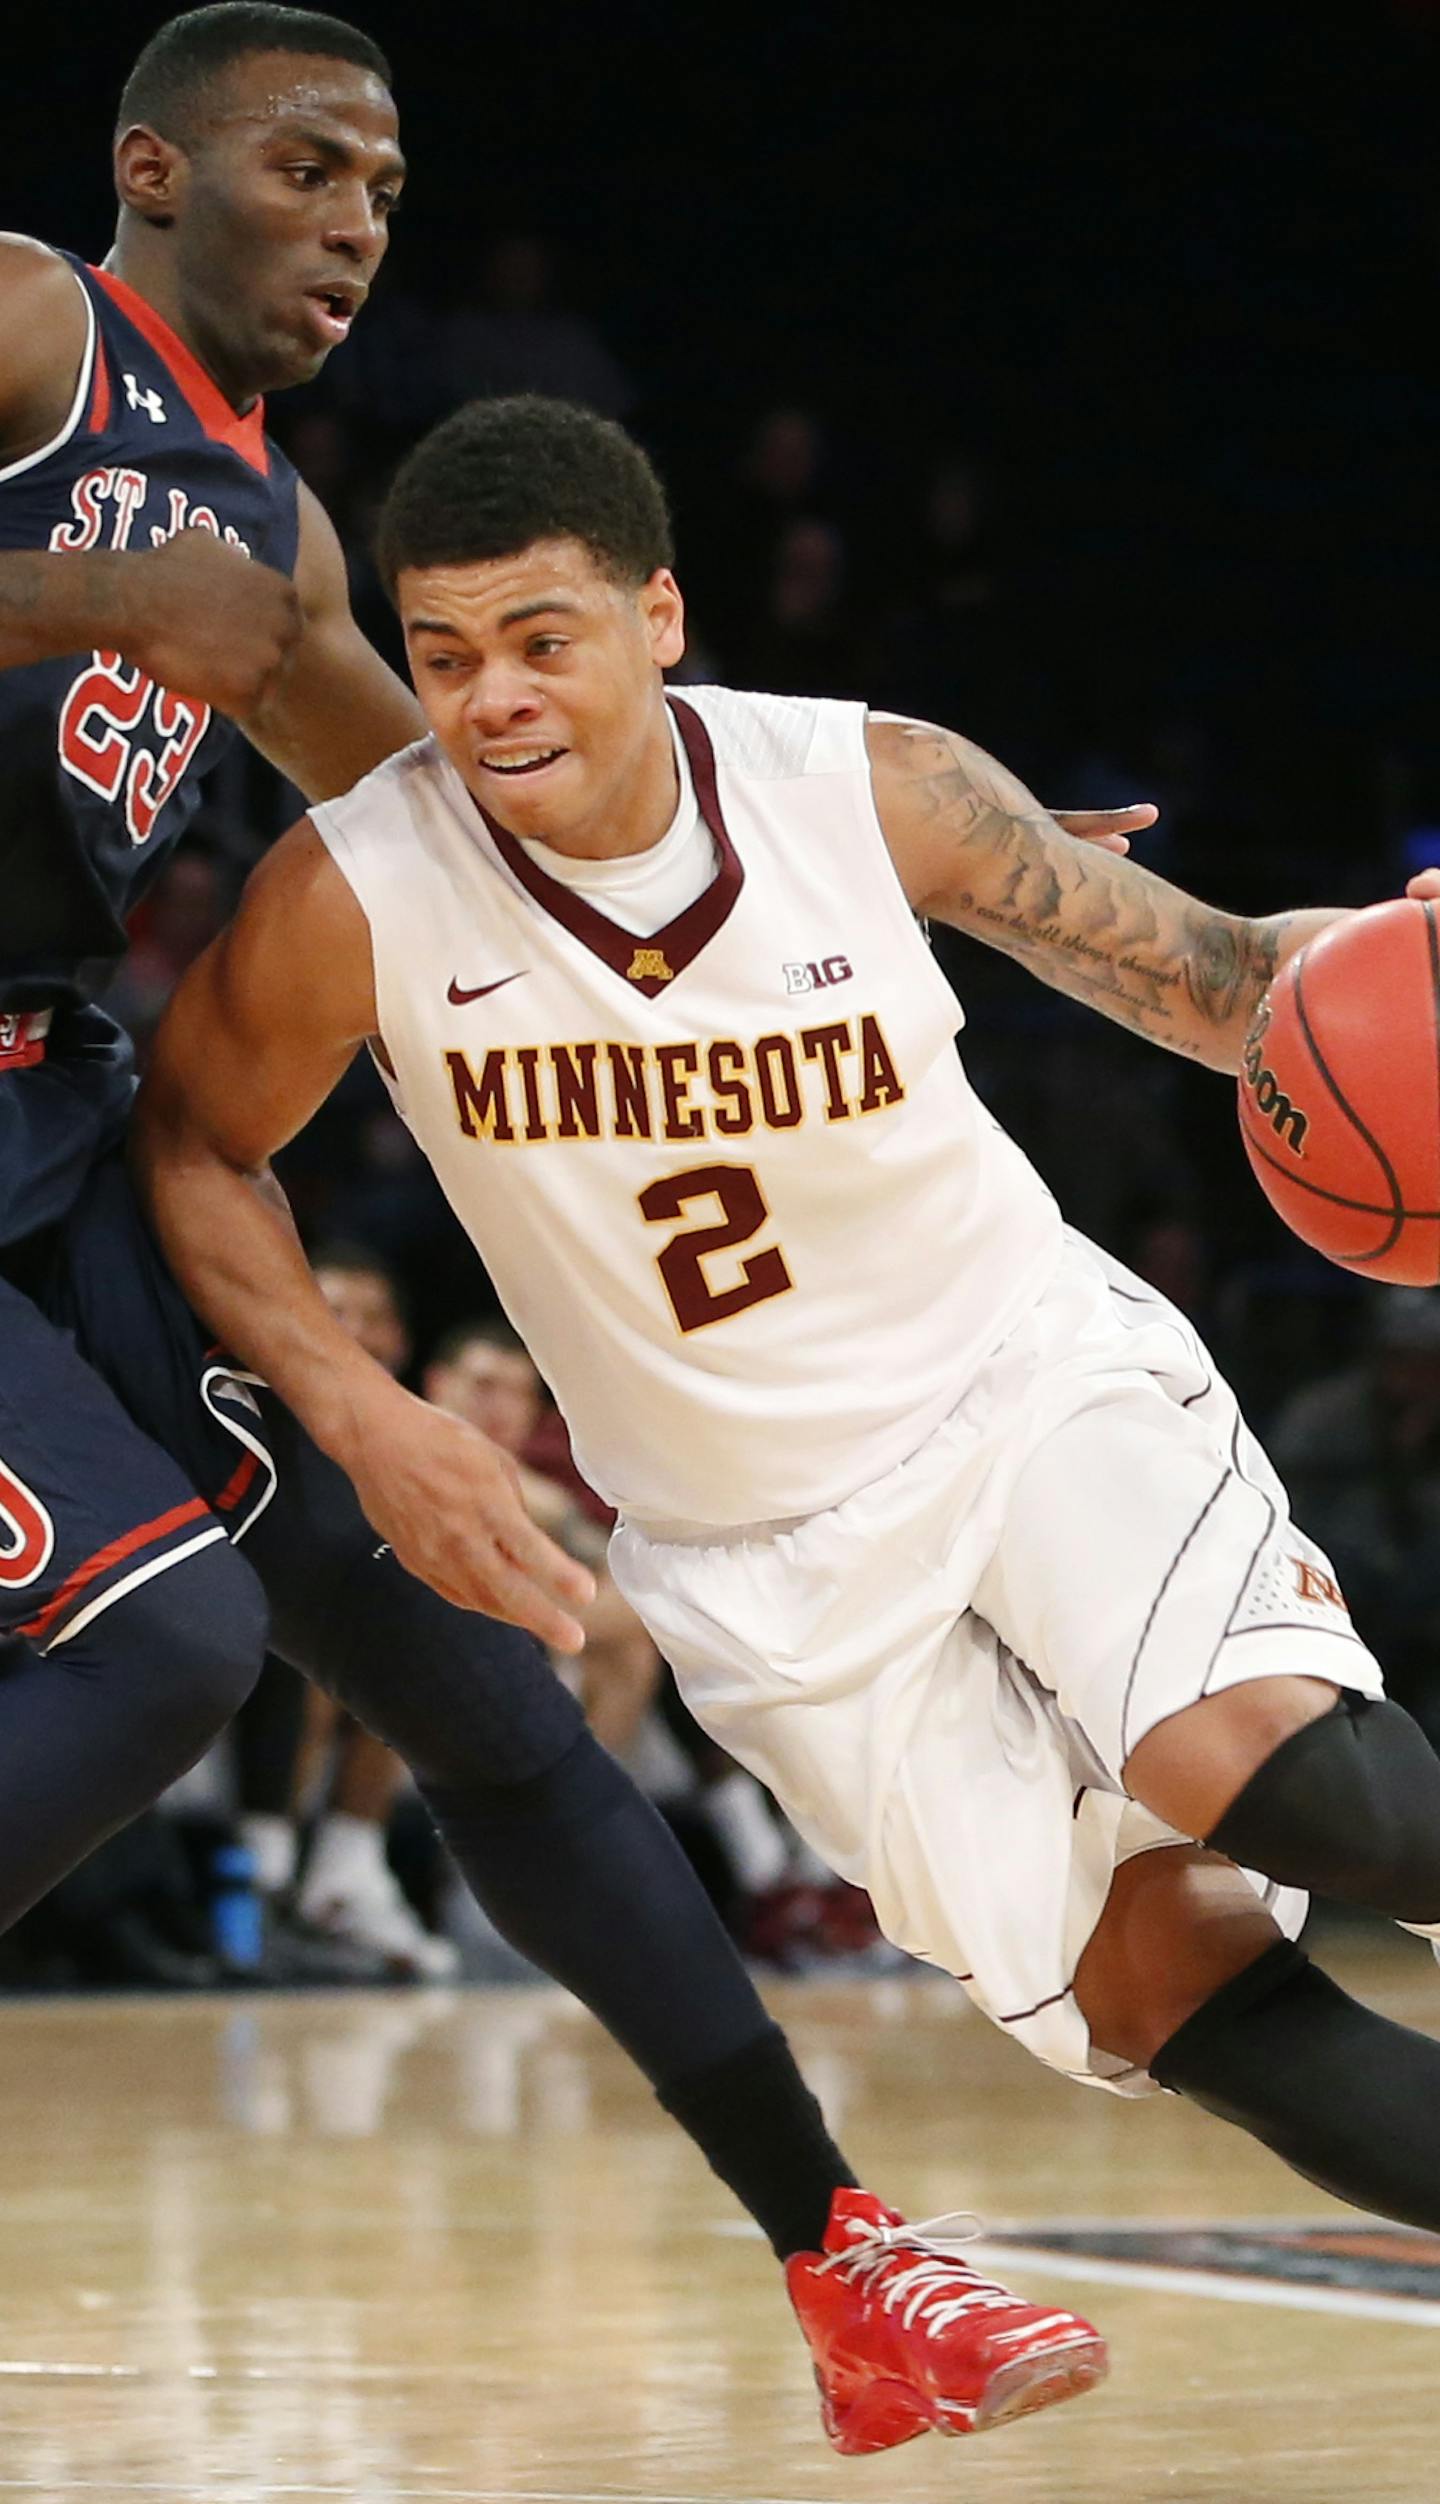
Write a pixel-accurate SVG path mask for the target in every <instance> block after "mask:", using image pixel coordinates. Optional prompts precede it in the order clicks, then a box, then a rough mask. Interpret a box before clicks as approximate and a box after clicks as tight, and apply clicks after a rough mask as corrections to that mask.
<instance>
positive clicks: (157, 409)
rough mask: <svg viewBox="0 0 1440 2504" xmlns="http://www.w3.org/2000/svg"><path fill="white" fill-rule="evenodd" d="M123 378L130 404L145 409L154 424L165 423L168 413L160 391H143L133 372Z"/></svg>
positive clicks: (134, 407) (135, 407)
mask: <svg viewBox="0 0 1440 2504" xmlns="http://www.w3.org/2000/svg"><path fill="white" fill-rule="evenodd" d="M122 380H123V382H124V385H125V398H126V400H127V402H128V403H129V406H130V407H131V408H132V409H143V410H144V412H145V414H146V416H147V417H148V418H149V420H150V423H151V425H152V426H163V425H165V424H166V422H167V414H168V413H167V411H166V407H165V403H164V401H163V400H162V399H161V397H160V394H159V392H158V391H142V390H141V388H140V385H139V383H138V382H137V381H136V379H135V377H134V375H133V374H126V375H124V376H123V377H122Z"/></svg>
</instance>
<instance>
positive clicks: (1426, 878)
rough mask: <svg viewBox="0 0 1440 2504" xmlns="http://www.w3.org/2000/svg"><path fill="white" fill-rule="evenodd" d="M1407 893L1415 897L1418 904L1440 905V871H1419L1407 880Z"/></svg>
mask: <svg viewBox="0 0 1440 2504" xmlns="http://www.w3.org/2000/svg"><path fill="white" fill-rule="evenodd" d="M1405 893H1406V894H1407V896H1414V898H1415V900H1416V902H1417V904H1436V903H1440V869H1417V871H1416V872H1415V875H1414V877H1413V878H1409V879H1407V880H1406V882H1405Z"/></svg>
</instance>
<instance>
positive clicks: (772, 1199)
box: [312, 687, 1059, 1527]
mask: <svg viewBox="0 0 1440 2504" xmlns="http://www.w3.org/2000/svg"><path fill="white" fill-rule="evenodd" d="M672 701H673V709H674V714H675V718H676V720H677V722H678V724H679V727H680V730H681V734H682V737H683V739H684V743H685V748H686V751H687V753H688V756H689V760H690V764H691V768H692V770H693V774H694V780H695V786H696V791H697V794H698V796H699V800H700V804H701V807H702V809H703V811H704V815H705V818H706V821H707V823H708V825H709V828H710V832H711V835H712V836H713V838H714V842H715V846H716V853H717V872H716V876H715V878H714V880H713V882H712V884H711V885H710V886H709V887H708V888H707V889H706V891H705V892H704V894H702V895H701V896H700V897H699V898H698V899H697V900H696V901H695V902H694V903H692V904H691V905H690V906H689V907H688V908H687V909H686V910H685V911H684V912H682V913H681V914H680V915H679V916H678V918H677V919H676V920H674V921H672V922H670V923H668V924H667V925H666V926H665V927H664V928H663V929H661V930H658V931H655V932H654V933H652V934H650V935H649V936H647V937H637V936H636V935H635V934H634V933H633V932H632V931H630V930H627V929H623V928H621V927H620V926H619V925H618V924H617V923H616V922H614V921H612V920H610V919H609V918H608V917H607V916H605V915H604V914H602V913H601V912H600V911H598V910H597V909H596V908H595V906H594V905H593V904H591V903H590V902H589V901H587V900H586V899H585V898H584V897H583V896H582V895H579V894H577V893H576V892H575V891H574V890H573V889H572V888H570V887H568V886H566V885H562V884H561V883H560V882H559V881H557V880H555V879H553V878H551V877H548V876H547V875H546V873H545V872H544V870H543V869H541V868H540V867H539V866H538V864H537V862H536V861H535V859H534V858H533V856H532V855H530V854H529V853H527V851H526V850H525V848H524V847H523V846H522V845H520V844H518V843H516V842H515V841H514V840H513V839H512V838H511V837H509V836H508V835H506V834H505V833H503V831H501V830H500V829H498V828H496V827H495V826H494V825H493V824H490V823H488V822H487V821H486V819H485V818H484V817H483V816H482V813H481V812H480V810H479V809H478V807H477V806H476V804H475V802H474V801H473V799H472V798H471V797H470V795H469V793H468V792H467V791H466V789H465V786H464V784H463V782H462V781H461V779H460V777H459V776H458V775H457V774H456V773H455V772H454V770H453V769H452V768H451V767H450V765H449V764H448V763H447V762H446V760H445V758H444V757H443V755H442V754H441V752H440V751H439V749H438V748H437V747H436V745H435V743H434V742H433V741H430V740H425V741H421V742H420V743H419V744H418V745H417V746H416V747H413V748H410V749H407V750H406V751H404V753H403V754H402V755H400V756H398V757H395V758H392V759H391V760H390V761H389V763H387V764H385V765H383V766H381V767H380V768H379V770H378V771H377V772H376V773H374V774H371V775H370V776H368V777H367V778H366V780H365V781H364V782H362V783H360V784H359V785H358V786H357V787H356V789H355V790H354V791H353V792H351V793H349V794H348V795H347V796H346V797H345V798H344V799H342V800H337V801H331V802H329V803H327V804H326V805H325V806H324V807H321V808H317V809H316V810H315V811H313V812H312V814H313V816H314V820H315V823H316V825H317V826H318V828H319V830H320V832H321V835H322V836H323V838H324V840H325V842H326V844H327V845H328V846H329V848H330V851H331V853H332V854H333V856H334V858H335V860H336V862H337V863H338V865H339V867H340V868H341V869H342V871H343V872H344V874H345V876H346V878H347V879H348V881H349V883H350V885H351V886H352V888H353V889H354V892H355V894H356V896H357V898H358V900H359V902H360V904H361V906H362V908H363V910H364V911H365V913H366V916H367V918H368V921H369V924H370V932H371V940H372V946H373V951H374V960H375V980H376V992H377V1001H378V1008H379V1018H380V1029H381V1038H382V1041H383V1044H384V1048H385V1052H386V1055H387V1057H388V1059H389V1061H390V1063H391V1065H392V1070H393V1081H392V1083H393V1088H394V1092H395V1096H396V1101H397V1103H398V1104H399V1106H400V1109H401V1111H402V1112H403V1114H404V1116H405V1118H406V1120H407V1121H408V1122H409V1124H410V1126H411V1128H412V1130H413V1131H414V1133H415V1136H416V1138H417V1139H418V1141H419V1143H420V1145H421V1147H422V1148H423V1149H424V1151H425V1154H426V1155H427V1157H428V1158H429V1159H430V1160H431V1162H432V1164H433V1165H434V1167H435V1170H436V1172H437V1173H438V1175H439V1177H440V1180H441V1182H442V1184H443V1185H444V1188H445V1191H446V1193H447V1194H448V1196H449V1199H450V1201H451V1204H452V1206H453V1207H454V1209H455V1211H456V1214H457V1215H458V1217H459V1218H460V1220H461V1222H462V1224H463V1225H464V1226H465V1227H466V1229H467V1231H468V1232H469V1234H470V1235H471V1237H472V1238H473V1240H474V1242H475V1244H476V1246H477V1248H478V1249H479V1251H480V1254H481V1256H482V1258H483V1260H484V1262H485V1265H486V1268H487V1269H488V1270H489V1272H490V1275H491V1277H492V1279H493V1281H494V1283H495V1287H496V1290H497V1292H498V1294H499V1295H500V1298H501V1301H502V1303H503V1304H504V1306H505V1309H506V1311H507V1312H508V1314H509V1315H510V1318H511V1320H512V1321H513V1322H514V1324H515V1326H516V1328H517V1329H518V1330H519V1331H520V1333H521V1335H522V1336H523V1338H524V1339H525V1340H526V1342H527V1344H528V1345H529V1347H530V1349H531V1351H532V1353H533V1354H534V1356H535V1359H536V1361H537V1363H538V1364H539V1365H540V1367H541V1369H542V1371H543V1372H544V1373H545V1375H546V1377H547V1379H548V1380H549V1381H550V1383H551V1385H552V1386H553V1388H554V1390H555V1393H556V1396H557V1398H558V1399H559V1401H560V1404H561V1407H562V1409H563V1410H564V1412H565V1415H566V1418H567V1420H568V1422H569V1425H570V1428H571V1432H572V1435H573V1437H574V1441H575V1449H576V1457H577V1459H578V1461H579V1463H580V1466H581V1468H582V1469H583V1470H584V1472H585V1474H586V1476H587V1477H588V1478H589V1479H590V1480H591V1481H592V1483H593V1484H594V1485H596V1486H597V1487H598V1488H599V1489H600V1490H601V1491H602V1493H603V1494H605V1495H606V1496H607V1497H608V1498H609V1499H610V1500H611V1501H612V1502H613V1503H615V1504H616V1505H618V1506H619V1507H620V1509H621V1510H622V1511H624V1512H625V1513H626V1514H628V1515H629V1516H630V1517H631V1518H633V1519H637V1520H641V1521H647V1522H652V1523H675V1522H677V1521H678V1522H682V1523H689V1524H694V1525H696V1526H697V1527H698V1526H704V1525H717V1524H723V1525H733V1524H735V1523H738V1522H744V1521H759V1520H774V1519H777V1518H788V1517H790V1516H793V1515H799V1514H803V1513H809V1512H813V1511H817V1510H819V1509H821V1508H822V1507H824V1506H826V1505H829V1504H833V1503H836V1502H838V1501H840V1500H841V1499H842V1498H843V1497H844V1496H846V1495H847V1494H849V1493H851V1492H853V1490H854V1489H855V1488H856V1487H858V1486H861V1485H864V1484H867V1483H869V1482H870V1481H872V1480H874V1479H876V1478H878V1477H880V1476H881V1475H883V1473H884V1472H885V1471H886V1470H887V1469H889V1468H891V1467H893V1466H894V1465H895V1464H896V1463H897V1462H898V1461H901V1460H903V1459H904V1458H905V1457H906V1456H907V1454H908V1453H910V1452H912V1451H914V1450H916V1449H917V1448H918V1446H919V1444H920V1443H921V1442H922V1441H923V1440H924V1438H925V1436H926V1435H927V1434H928V1433H929V1432H930V1431H931V1430H932V1428H933V1427H934V1426H935V1425H937V1424H938V1423H939V1421H940V1419H941V1418H942V1417H944V1416H945V1415H946V1414H948V1412H949V1411H950V1410H951V1409H952V1408H953V1407H954V1405H955V1403H956V1401H957V1400H958V1398H959V1396H960V1394H961V1392H962V1391H963V1389H964V1387H965V1384H966V1381H967V1379H968V1377H969V1375H970V1373H971V1372H972V1371H973V1370H974V1368H975V1366H976V1365H977V1364H978V1363H979V1361H980V1359H981V1358H982V1357H983V1356H984V1355H985V1354H987V1353H988V1352H989V1350H990V1349H992V1348H993V1347H994V1346H995V1345H996V1344H997V1342H998V1340H999V1339H1000V1338H1001V1337H1002V1336H1003V1335H1004V1333H1005V1331H1006V1330H1007V1329H1008V1328H1009V1327H1010V1325H1011V1323H1012V1321H1013V1320H1014V1319H1015V1318H1016V1317H1017V1316H1018V1314H1019V1313H1020V1312H1021V1311H1022V1310H1023V1309H1024V1307H1025V1306H1026V1305H1027V1304H1028V1303H1029V1302H1030V1300H1031V1299H1032V1298H1033V1297H1034V1296H1035V1295H1036V1294H1037V1293H1038V1292H1039V1289H1040V1287H1041V1286H1042V1285H1043V1284H1044V1283H1045V1281H1046V1280H1047V1279H1048V1277H1049V1275H1050V1273H1051V1271H1052V1269H1053V1267H1054V1263H1055V1260H1056V1258H1057V1255H1058V1247H1059V1219H1058V1215H1057V1212H1056V1210H1055V1206H1054V1203H1053V1201H1052V1200H1051V1198H1050V1196H1049V1193H1048V1192H1047V1191H1046V1189H1045V1187H1044V1185H1043V1184H1042V1183H1041V1181H1040V1179H1039V1177H1038V1176H1037V1175H1036V1173H1035V1172H1034V1170H1033V1168H1032V1167H1031V1166H1030V1165H1029V1164H1028V1162H1027V1161H1026V1159H1025V1158H1024V1157H1023V1156H1022V1154H1021V1152H1020V1151H1019V1149H1018V1148H1016V1147H1015V1146H1014V1144H1013V1143H1012V1142H1011V1141H1010V1140H1009V1139H1007V1138H1006V1137H1005V1135H1004V1133H1003V1132H1002V1131H1001V1130H1000V1129H999V1128H998V1126H997V1125H996V1124H995V1123H994V1122H993V1121H992V1120H991V1118H990V1117H989V1115H988V1114H987V1113H986V1112H985V1110H984V1108H983V1106H981V1105H980V1104H979V1102H978V1100H977V1099H976V1097H975V1095H974V1093H973V1092H972V1090H971V1088H970V1086H969V1083H968V1081H967V1079H966V1077H965V1074H964V1071H963V1069H962V1067H961V1064H960V1061H959V1059H958V1057H957V1055H956V1052H955V1050H954V1038H955V1034H956V1032H957V1030H958V1028H959V1026H960V1024H961V1022H962V1021H961V1012H960V1008H959V1005H958V1002H957V1001H956V999H955V995H954V993H953V992H952V991H951V989H950V986H949V984H948V983H947V982H946V981H945V979H944V977H943V975H942V974H941V972H940V970H939V968H938V966H937V965H936V964H935V961H934V958H933V957H932V955H931V953H930V950H929V948H928V946H927V945H926V942H925V939H924V936H923V934H922V932H921V931H920V929H919V928H918V926H917V924H916V922H915V919H914V916H913V914H912V912H911V910H910V907H909V905H908V903H907V901H906V898H905V895H904V893H903V890H902V889H901V886H900V883H899V880H898V878H897V876H896V873H895V869H894V866H893V864H892V862H891V859H890V855H889V852H888V850H887V848H886V845H885V840H884V836H883V834H882V832H881V830H880V826H879V823H878V820H877V818H876V814H875V806H874V799H873V795H872V792H871V785H870V774H869V764H868V758H867V755H866V749H865V735H864V734H865V715H864V711H863V708H862V707H860V706H858V705H846V704H835V703H828V702H819V701H816V702H810V701H804V700H797V699H793V698H780V697H762V696H744V695H739V694H736V693H734V692H732V691H730V690H727V689H721V688H713V687H702V688H692V689H687V690H686V692H685V696H684V698H683V699H681V698H678V697H677V698H675V699H673V700H672ZM877 1283H883V1286H884V1289H885V1294H884V1297H883V1300H877V1296H876V1287H877Z"/></svg>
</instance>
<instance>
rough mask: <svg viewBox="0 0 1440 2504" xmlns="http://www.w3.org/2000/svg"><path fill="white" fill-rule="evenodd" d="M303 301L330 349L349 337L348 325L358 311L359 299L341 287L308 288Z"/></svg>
mask: <svg viewBox="0 0 1440 2504" xmlns="http://www.w3.org/2000/svg"><path fill="white" fill-rule="evenodd" d="M305 300H306V302H307V304H308V305H309V306H310V308H311V310H312V312H313V314H314V316H315V326H316V328H317V330H318V331H319V332H320V333H321V336H322V337H323V338H325V339H326V340H328V341H329V343H330V345H331V346H332V347H338V346H339V343H340V341H341V340H342V339H348V338H349V336H350V325H351V323H352V322H353V321H354V319H355V316H356V314H357V313H358V312H359V310H360V304H361V298H360V297H358V296H353V295H350V294H349V293H348V292H347V290H346V289H345V288H343V287H310V288H307V290H306V297H305Z"/></svg>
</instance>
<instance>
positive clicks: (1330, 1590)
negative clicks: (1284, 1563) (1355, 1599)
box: [1290, 1556, 1350, 1617]
mask: <svg viewBox="0 0 1440 2504" xmlns="http://www.w3.org/2000/svg"><path fill="white" fill-rule="evenodd" d="M1290 1562H1291V1564H1292V1565H1293V1566H1294V1568H1295V1588H1296V1590H1297V1591H1298V1592H1299V1594H1300V1597H1301V1599H1302V1600H1313V1601H1315V1602H1317V1603H1318V1604H1319V1606H1320V1607H1321V1608H1338V1609H1340V1610H1341V1611H1342V1612H1343V1614H1344V1615H1345V1616H1346V1617H1348V1616H1349V1614H1350V1611H1349V1610H1348V1608H1346V1606H1345V1594H1344V1592H1343V1591H1342V1590H1341V1588H1340V1585H1339V1583H1338V1582H1336V1580H1335V1579H1334V1576H1333V1575H1331V1574H1322V1572H1321V1571H1320V1568H1319V1566H1318V1565H1312V1564H1310V1563H1309V1561H1308V1559H1307V1558H1305V1557H1303V1556H1292V1557H1291V1559H1290Z"/></svg>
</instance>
